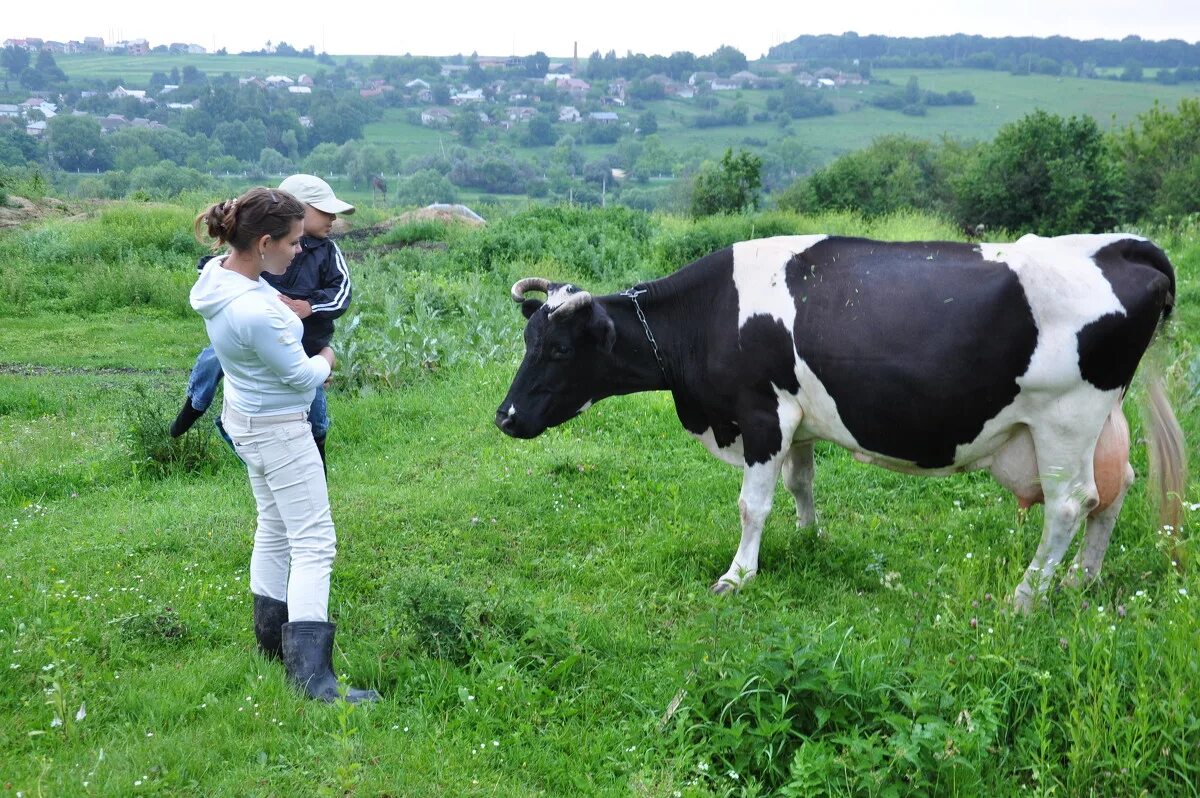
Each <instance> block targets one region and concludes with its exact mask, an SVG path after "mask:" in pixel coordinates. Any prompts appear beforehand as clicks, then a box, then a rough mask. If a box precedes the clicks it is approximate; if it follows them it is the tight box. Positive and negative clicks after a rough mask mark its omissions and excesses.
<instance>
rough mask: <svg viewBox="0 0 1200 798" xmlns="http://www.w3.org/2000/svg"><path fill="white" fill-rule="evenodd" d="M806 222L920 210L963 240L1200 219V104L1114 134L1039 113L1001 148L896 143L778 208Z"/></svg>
mask: <svg viewBox="0 0 1200 798" xmlns="http://www.w3.org/2000/svg"><path fill="white" fill-rule="evenodd" d="M776 201H777V204H778V205H779V207H781V208H785V209H789V210H796V211H800V212H817V211H824V210H852V211H856V212H859V213H862V214H864V215H866V216H879V215H883V214H888V213H894V212H896V211H899V210H903V209H906V208H915V209H921V210H926V211H931V212H933V213H937V214H941V215H943V216H946V217H949V218H951V219H954V220H955V221H956V222H957V223H958V224H960V225H961V226H962V227H963V228H964V229H967V230H970V231H977V230H981V229H1004V230H1008V231H1011V232H1034V233H1038V234H1041V235H1061V234H1066V233H1083V232H1103V231H1106V230H1111V229H1113V228H1114V227H1116V226H1119V225H1129V224H1137V223H1140V222H1144V221H1150V222H1168V221H1170V220H1173V219H1174V220H1178V219H1179V218H1181V217H1187V216H1190V215H1194V214H1200V100H1197V99H1185V100H1183V101H1182V102H1181V103H1180V104H1179V106H1178V108H1177V109H1175V110H1169V109H1167V108H1164V107H1162V106H1158V105H1156V106H1155V107H1154V108H1152V109H1151V110H1149V111H1147V112H1146V113H1144V114H1142V115H1141V116H1140V117H1138V119H1137V120H1136V121H1135V122H1134V123H1133V124H1131V125H1129V126H1127V127H1125V128H1122V129H1118V130H1116V131H1113V132H1109V133H1106V132H1104V131H1103V130H1101V128H1100V126H1099V125H1098V124H1097V123H1096V121H1095V120H1094V119H1093V118H1091V117H1090V116H1078V117H1076V116H1072V117H1063V116H1059V115H1057V114H1052V113H1049V112H1047V111H1041V110H1039V111H1035V112H1033V113H1031V114H1028V115H1026V116H1025V117H1023V118H1022V119H1020V120H1018V121H1016V122H1013V123H1010V124H1008V125H1005V126H1004V127H1002V128H1001V129H1000V131H999V132H998V133H997V135H996V137H995V138H994V139H993V140H992V141H990V142H983V143H978V144H968V143H963V142H960V141H956V140H953V139H949V138H943V139H941V140H939V141H926V140H922V139H917V138H913V137H910V136H902V135H893V136H884V137H881V138H879V139H877V140H876V141H875V142H874V143H873V144H872V145H871V146H869V147H867V148H865V149H863V150H859V151H857V152H853V153H849V154H847V155H844V156H842V157H841V158H839V159H837V160H835V161H833V162H832V163H830V164H828V165H827V166H825V167H823V168H821V169H818V170H816V171H815V172H813V173H812V174H811V175H809V176H807V177H804V178H802V179H800V180H798V181H796V182H795V183H793V184H792V185H791V186H789V187H788V188H787V189H786V190H785V191H783V192H782V193H781V194H780V195H779V196H778V197H777V200H776Z"/></svg>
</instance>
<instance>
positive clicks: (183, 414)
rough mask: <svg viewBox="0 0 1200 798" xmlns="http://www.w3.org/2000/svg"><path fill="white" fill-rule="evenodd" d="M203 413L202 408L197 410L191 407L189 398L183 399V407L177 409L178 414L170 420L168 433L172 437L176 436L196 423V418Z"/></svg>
mask: <svg viewBox="0 0 1200 798" xmlns="http://www.w3.org/2000/svg"><path fill="white" fill-rule="evenodd" d="M202 415H204V411H203V410H197V409H196V408H194V407H192V400H191V399H184V400H183V409H182V410H180V411H179V415H177V416H175V420H174V421H172V422H171V428H170V430H169V431H170V433H171V437H172V438H178V437H179V436H180V435H182V434H183V433H185V432H187V431H188V430H190V429H191V428H192V425H193V424H195V423H196V419H198V418H200V416H202Z"/></svg>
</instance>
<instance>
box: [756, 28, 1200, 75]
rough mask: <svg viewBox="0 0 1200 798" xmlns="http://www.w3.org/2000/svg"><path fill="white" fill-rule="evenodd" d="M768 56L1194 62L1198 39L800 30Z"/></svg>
mask: <svg viewBox="0 0 1200 798" xmlns="http://www.w3.org/2000/svg"><path fill="white" fill-rule="evenodd" d="M767 57H768V58H770V59H772V60H782V61H802V62H822V63H828V62H833V61H839V62H841V61H853V60H855V59H857V60H859V61H863V62H870V63H871V64H872V65H873V66H876V67H883V66H905V67H917V66H931V67H932V66H948V65H960V66H978V67H981V68H987V69H995V68H1012V67H1013V66H1014V65H1016V64H1018V63H1019V62H1021V61H1026V62H1028V61H1030V60H1031V59H1033V60H1035V61H1036V60H1040V59H1045V60H1049V61H1055V62H1058V63H1064V62H1070V63H1072V64H1075V65H1083V64H1091V65H1093V66H1097V67H1123V66H1124V65H1126V64H1129V63H1131V62H1132V63H1137V64H1140V65H1141V66H1143V67H1178V66H1184V67H1197V66H1200V43H1196V44H1189V43H1188V42H1185V41H1182V40H1180V39H1169V40H1167V41H1149V40H1146V39H1142V38H1141V37H1139V36H1126V37H1125V38H1123V39H1120V40H1115V39H1091V40H1086V41H1084V40H1080V39H1072V38H1069V37H1066V36H1050V37H1046V38H1041V37H1034V36H1005V37H989V36H977V35H968V34H964V33H957V34H953V35H950V36H922V37H903V36H878V35H869V36H860V35H858V34H857V33H853V32H850V33H843V34H840V35H832V34H825V35H819V36H818V35H805V36H799V37H797V38H795V39H793V40H792V41H790V42H786V43H784V44H779V45H776V46H774V47H772V48H771V49H770V50H769V51H768V53H767Z"/></svg>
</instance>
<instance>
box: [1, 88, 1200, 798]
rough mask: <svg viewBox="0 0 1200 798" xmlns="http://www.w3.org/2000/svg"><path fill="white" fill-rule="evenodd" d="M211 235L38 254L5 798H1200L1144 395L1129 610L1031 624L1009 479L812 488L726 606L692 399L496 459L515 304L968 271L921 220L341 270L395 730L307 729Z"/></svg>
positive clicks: (597, 230) (55, 240) (14, 319)
mask: <svg viewBox="0 0 1200 798" xmlns="http://www.w3.org/2000/svg"><path fill="white" fill-rule="evenodd" d="M931 88H932V87H931ZM198 207H199V202H196V203H194V206H187V207H183V206H170V205H152V204H133V203H130V204H121V203H117V204H106V205H98V206H85V205H80V206H79V207H77V208H74V209H73V210H74V211H76V212H78V214H80V217H81V218H76V219H72V220H48V221H44V222H42V223H40V224H39V225H37V226H34V227H30V228H24V229H17V230H12V231H8V232H5V233H2V234H0V293H3V295H4V296H6V297H7V298H8V301H7V302H5V303H4V304H3V305H0V336H2V339H3V340H4V345H3V348H2V349H0V597H3V598H4V601H3V602H2V603H0V674H3V677H2V678H0V784H2V785H4V788H5V794H13V795H15V794H17V793H18V792H19V793H22V794H24V795H26V796H34V795H55V796H57V795H72V796H74V795H113V796H127V795H195V796H209V795H262V796H269V795H284V794H291V795H341V796H344V795H414V796H415V795H422V796H423V795H447V796H449V795H453V796H459V795H479V796H534V795H549V796H559V795H563V796H566V795H638V796H692V797H693V798H696V797H698V796H726V795H784V796H818V795H867V796H901V795H937V796H954V795H981V794H986V795H1017V794H1021V795H1025V794H1028V795H1045V796H1049V795H1079V796H1088V795H1095V796H1108V795H1137V794H1142V793H1145V794H1150V795H1173V796H1189V795H1190V796H1195V795H1197V794H1198V793H1200V788H1198V786H1197V785H1200V694H1198V693H1197V691H1196V689H1195V685H1196V683H1197V680H1198V679H1200V672H1198V671H1200V654H1198V652H1200V624H1198V620H1200V611H1198V607H1197V604H1196V602H1197V601H1198V600H1200V578H1198V577H1197V573H1196V564H1195V562H1194V558H1189V559H1190V560H1191V562H1190V567H1187V568H1184V569H1183V570H1182V571H1180V570H1177V569H1176V568H1173V567H1172V565H1171V562H1170V560H1169V555H1168V552H1169V551H1170V550H1171V549H1172V544H1173V543H1174V536H1173V535H1167V534H1166V533H1165V532H1164V530H1160V529H1157V528H1156V523H1155V522H1154V521H1153V515H1152V510H1151V507H1150V505H1149V502H1148V500H1147V497H1146V494H1145V479H1144V476H1145V474H1146V454H1145V449H1144V447H1143V446H1142V445H1141V443H1140V437H1141V425H1140V418H1139V414H1138V413H1137V411H1136V409H1135V407H1136V401H1135V400H1136V399H1137V398H1138V397H1139V396H1140V392H1141V389H1140V384H1139V383H1135V390H1134V396H1133V397H1132V398H1131V401H1130V404H1129V409H1130V412H1129V416H1130V420H1131V423H1132V424H1133V426H1134V431H1133V434H1134V440H1135V441H1137V443H1135V448H1134V452H1133V457H1134V467H1135V469H1136V471H1137V472H1138V475H1139V480H1138V482H1137V483H1136V485H1135V486H1134V488H1133V490H1132V492H1131V495H1130V498H1129V500H1128V502H1127V503H1126V506H1125V510H1124V512H1123V514H1122V516H1121V519H1120V521H1119V523H1118V525H1117V529H1116V532H1115V534H1114V538H1113V544H1112V547H1111V549H1110V551H1109V555H1108V558H1107V560H1106V563H1105V571H1104V574H1103V577H1102V579H1101V580H1100V581H1099V582H1098V583H1097V584H1095V585H1093V586H1091V587H1089V588H1087V589H1086V590H1083V591H1079V590H1061V591H1054V592H1053V593H1052V594H1051V595H1050V596H1049V597H1048V599H1047V600H1046V601H1045V603H1044V604H1043V605H1042V606H1041V607H1040V608H1039V609H1038V611H1037V612H1036V613H1035V614H1034V615H1032V616H1030V617H1021V616H1014V615H1013V614H1011V613H1010V612H1008V611H1007V608H1006V602H1005V597H1006V595H1007V594H1008V592H1009V591H1010V590H1011V588H1012V587H1013V586H1014V585H1015V584H1016V583H1017V581H1019V579H1020V577H1021V575H1022V572H1023V569H1024V567H1025V565H1026V564H1027V563H1028V561H1029V559H1030V557H1031V556H1032V552H1033V550H1034V548H1035V547H1036V543H1037V540H1038V536H1039V534H1040V529H1041V517H1042V516H1041V511H1040V509H1037V508H1035V509H1033V510H1032V511H1031V512H1030V513H1029V514H1028V516H1027V517H1024V518H1022V517H1019V516H1018V515H1017V513H1016V508H1015V504H1014V502H1013V500H1012V498H1011V497H1010V496H1009V495H1007V494H1006V493H1005V492H1004V491H1002V490H1001V489H1000V488H999V487H998V486H997V485H995V484H994V483H993V482H992V481H991V480H990V479H989V478H988V477H986V476H984V475H980V474H971V475H965V476H957V477H952V478H946V479H919V478H914V477H907V476H903V475H899V474H895V473H891V472H887V471H883V470H880V469H874V468H870V467H867V466H864V465H861V464H858V463H855V462H854V461H853V460H852V459H851V457H850V456H849V455H848V454H847V453H846V452H844V451H842V450H839V449H836V448H832V447H826V446H821V447H818V451H817V475H816V500H817V510H818V514H819V524H818V528H817V529H816V530H803V531H797V530H796V529H795V527H794V516H793V515H792V505H791V499H790V496H789V495H788V494H787V493H786V491H784V490H783V488H782V487H781V488H780V489H779V490H778V492H777V496H776V507H775V512H774V513H773V514H772V516H771V518H770V520H769V522H768V525H767V528H766V531H765V537H764V545H763V553H762V570H761V572H760V574H759V575H758V576H757V577H756V578H755V579H754V580H753V581H752V582H751V583H750V584H749V585H748V586H747V587H746V588H745V589H743V590H742V591H740V592H739V593H737V594H734V595H728V596H720V597H718V596H713V595H711V594H710V593H709V592H708V585H709V584H710V583H711V582H712V580H713V579H714V578H715V577H716V576H718V575H719V574H720V573H722V572H723V570H724V569H725V567H726V566H727V564H728V561H729V559H730V557H731V556H732V553H733V551H734V549H735V547H736V544H737V538H738V514H737V509H736V497H737V493H738V489H739V483H740V480H739V478H738V475H737V474H736V473H735V472H734V471H732V470H731V469H730V468H729V467H728V466H725V465H722V464H720V463H718V462H717V461H715V460H714V459H713V458H712V457H710V456H709V455H708V454H707V453H706V452H704V450H703V449H702V448H701V447H700V446H699V445H698V444H696V443H695V442H694V441H693V440H692V439H691V438H690V437H689V436H688V435H686V434H685V433H684V432H683V431H682V430H681V429H680V427H679V423H678V421H677V420H676V418H675V412H674V409H673V407H672V406H671V403H670V400H669V397H667V396H666V395H662V394H646V395H639V396H632V397H626V398H618V399H611V400H608V401H605V402H602V403H600V404H599V405H597V406H596V407H594V408H592V409H590V410H589V411H588V412H587V413H586V414H585V415H583V416H581V417H580V418H578V419H576V420H574V421H572V422H570V423H568V424H566V425H564V426H562V427H560V428H558V429H555V430H551V431H549V432H547V433H546V434H545V435H543V436H541V437H540V438H538V439H536V440H532V441H514V440H510V439H507V438H506V437H505V436H503V435H501V434H500V433H499V432H498V431H497V430H496V429H495V428H494V427H493V425H492V416H493V413H494V412H495V408H496V405H497V404H498V403H499V401H500V400H501V398H502V397H503V395H504V392H505V390H506V388H507V385H508V382H509V380H510V379H511V377H512V374H513V372H514V370H515V366H516V364H517V363H518V362H519V360H520V357H521V354H522V345H521V336H520V331H521V327H522V321H523V320H522V319H521V317H520V314H519V312H518V311H517V309H516V307H515V306H514V305H513V303H512V302H511V300H510V299H509V298H508V286H509V285H510V284H511V283H512V281H513V280H515V279H516V278H519V277H523V276H529V275H532V274H537V275H539V276H544V277H548V278H551V279H559V280H571V281H575V282H577V283H578V284H580V285H583V286H586V287H588V288H590V289H592V290H594V291H610V290H616V289H620V288H624V287H626V286H628V285H630V284H632V283H634V282H636V281H637V280H639V279H645V278H649V277H654V276H658V275H661V274H666V273H668V272H670V271H672V270H674V269H675V268H677V267H678V266H680V265H682V264H684V263H686V262H688V261H689V260H690V259H692V258H694V257H696V256H698V255H700V254H703V253H705V252H707V251H709V250H711V249H715V248H718V247H720V246H723V245H725V244H728V243H730V242H732V241H735V240H741V239H745V238H750V237H754V236H761V235H773V234H779V233H785V232H786V233H804V232H835V233H854V234H861V235H868V236H874V237H879V238H888V239H919V238H956V237H957V233H956V231H955V230H954V228H953V227H952V226H950V225H948V224H946V223H944V222H942V221H940V220H938V219H934V218H930V217H925V216H919V215H912V214H902V215H898V216H892V217H887V218H884V219H879V220H874V221H864V220H862V219H859V218H856V217H854V216H852V215H847V214H829V215H824V216H819V217H801V216H794V215H788V214H781V213H769V214H758V215H754V216H745V217H734V218H728V217H723V218H713V219H707V220H701V221H690V220H683V219H679V218H673V217H668V216H662V215H653V216H651V215H646V214H642V213H638V212H633V211H630V210H628V209H624V208H608V209H594V210H583V209H579V208H567V207H548V208H532V209H511V210H500V209H497V210H496V211H495V212H494V215H490V216H489V222H490V223H489V224H488V225H487V226H486V227H484V228H480V229H458V228H445V227H442V226H440V225H436V224H427V223H426V224H417V225H411V226H408V227H401V228H396V229H392V230H390V231H386V232H382V233H379V234H378V235H362V236H350V237H347V238H346V239H344V240H343V242H342V243H343V247H344V249H345V250H346V252H347V253H348V256H349V258H350V263H351V268H352V272H353V274H354V278H355V290H356V294H355V299H354V305H353V307H352V309H351V311H350V312H349V313H348V314H347V315H346V316H344V317H343V318H342V319H341V321H340V322H339V332H338V338H337V339H336V342H335V346H336V348H337V349H338V353H339V358H340V360H339V369H338V374H337V388H336V390H334V392H333V393H332V396H331V400H330V408H331V413H332V416H333V428H332V430H331V433H330V438H329V455H330V474H329V480H330V487H331V495H332V497H333V508H334V517H335V521H336V523H337V526H338V537H339V555H338V561H337V563H336V564H335V567H334V577H333V593H332V597H331V612H332V615H333V620H335V621H336V622H337V623H338V624H339V637H338V649H337V650H336V652H335V668H336V670H337V671H338V672H339V673H340V674H345V675H346V676H347V678H348V680H349V681H351V682H352V683H354V684H356V685H364V686H365V685H368V684H369V685H370V686H373V687H376V688H377V689H379V690H380V692H381V693H382V694H383V696H384V700H383V701H382V702H381V703H380V704H377V705H373V706H358V707H351V706H326V705H317V704H314V703H310V702H307V701H303V700H301V699H300V698H299V697H298V696H297V694H296V693H295V692H294V691H293V690H292V689H291V688H290V687H289V686H288V685H287V684H286V683H285V680H284V677H283V673H282V670H281V669H280V668H279V667H278V666H277V665H275V664H273V663H270V662H268V661H266V660H264V659H262V658H261V657H259V656H258V655H257V654H256V653H255V647H254V637H253V633H252V628H251V624H250V607H251V603H250V594H249V590H248V585H247V579H248V576H247V566H248V560H249V552H250V544H251V535H252V532H253V527H254V513H253V502H252V499H251V495H250V491H249V489H248V486H247V485H246V478H245V473H244V470H243V468H242V467H241V465H240V463H239V462H238V461H237V460H236V458H235V457H234V456H233V455H232V454H231V453H230V452H229V451H228V450H227V449H225V448H224V446H223V444H221V443H220V441H219V440H218V439H217V438H216V437H215V435H214V434H213V433H212V431H211V425H210V424H209V423H208V422H207V421H202V422H200V423H199V424H198V425H197V430H196V431H195V432H193V433H189V435H188V436H186V437H185V438H183V439H182V440H181V441H178V442H174V443H172V442H171V441H170V440H169V439H168V438H167V437H166V435H165V428H166V425H167V423H168V421H169V420H170V418H171V417H172V416H173V414H174V412H175V410H176V409H177V405H178V403H179V402H180V401H181V400H182V396H183V388H184V383H185V381H186V376H187V369H188V367H189V366H190V364H191V362H192V358H193V357H194V354H195V352H196V351H198V349H199V348H200V347H201V346H202V345H203V344H204V341H205V338H204V331H203V326H202V324H201V322H200V320H199V319H198V317H195V316H194V314H192V312H191V311H190V309H189V308H188V307H187V299H186V297H187V291H188V288H189V286H190V285H191V282H192V281H193V279H194V263H195V258H196V256H197V255H198V254H200V251H201V250H200V247H199V246H198V245H197V244H196V243H195V242H193V241H191V240H190V238H189V236H188V234H187V231H188V228H189V225H190V220H191V216H192V214H193V213H194V212H195V211H196V210H197V208H198ZM388 213H389V211H387V210H386V209H378V210H372V209H369V208H366V209H363V211H361V212H360V214H359V215H358V216H356V217H355V219H354V221H355V222H356V224H357V225H359V226H360V229H361V228H365V227H366V226H367V225H369V224H370V223H372V222H374V221H377V220H379V219H382V218H385V217H386V216H387V215H388ZM1147 232H1150V233H1151V234H1152V235H1153V236H1154V237H1155V238H1156V240H1157V241H1159V243H1160V244H1162V245H1163V246H1164V247H1165V248H1166V250H1167V251H1168V253H1169V254H1170V255H1171V257H1172V259H1173V262H1174V264H1175V266H1176V268H1177V270H1178V272H1179V281H1180V291H1179V297H1178V308H1177V312H1176V317H1175V319H1174V321H1173V323H1172V325H1171V328H1170V332H1169V334H1168V335H1166V336H1164V340H1163V341H1162V343H1161V345H1160V346H1161V350H1160V351H1161V355H1162V356H1163V358H1164V361H1165V362H1166V363H1168V364H1169V367H1168V377H1169V382H1170V387H1171V392H1172V395H1173V396H1174V398H1175V409H1176V413H1177V414H1178V416H1179V418H1180V421H1181V423H1182V424H1183V427H1184V430H1185V435H1186V436H1187V439H1188V441H1189V444H1190V451H1191V453H1192V455H1193V460H1195V452H1196V449H1195V442H1196V441H1197V440H1200V407H1198V406H1197V396H1198V393H1200V390H1198V389H1200V230H1198V229H1197V228H1196V227H1194V226H1193V227H1187V228H1182V229H1173V230H1158V231H1147ZM1198 487H1200V485H1198V483H1197V480H1196V479H1195V478H1193V481H1192V483H1191V489H1190V492H1189V495H1188V496H1187V497H1186V499H1187V501H1188V502H1193V503H1194V502H1197V501H1200V491H1198V490H1197V488H1198Z"/></svg>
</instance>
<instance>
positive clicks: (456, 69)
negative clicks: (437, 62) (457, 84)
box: [442, 64, 470, 78]
mask: <svg viewBox="0 0 1200 798" xmlns="http://www.w3.org/2000/svg"><path fill="white" fill-rule="evenodd" d="M469 68H470V67H467V66H465V65H463V64H442V77H444V78H449V77H453V76H456V75H465V74H466V72H467V70H468V69H469Z"/></svg>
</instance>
